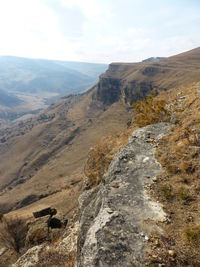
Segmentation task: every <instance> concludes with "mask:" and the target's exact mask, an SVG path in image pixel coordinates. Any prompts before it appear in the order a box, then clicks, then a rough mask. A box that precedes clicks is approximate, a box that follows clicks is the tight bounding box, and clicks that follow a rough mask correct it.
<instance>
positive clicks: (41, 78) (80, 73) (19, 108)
mask: <svg viewBox="0 0 200 267" xmlns="http://www.w3.org/2000/svg"><path fill="white" fill-rule="evenodd" d="M106 68H107V65H105V64H93V63H84V62H68V61H54V60H43V59H28V58H20V57H11V56H1V57H0V118H1V119H4V120H7V121H10V120H14V119H17V118H19V117H20V116H23V115H25V114H34V113H36V112H38V111H40V110H41V109H44V108H45V107H47V106H48V105H49V103H52V102H53V101H55V99H57V98H59V97H60V96H64V95H69V94H73V93H80V92H82V91H85V90H87V89H89V88H90V87H91V86H92V85H94V84H95V83H96V82H97V81H98V77H99V75H100V74H101V73H102V72H104V71H105V69H106Z"/></svg>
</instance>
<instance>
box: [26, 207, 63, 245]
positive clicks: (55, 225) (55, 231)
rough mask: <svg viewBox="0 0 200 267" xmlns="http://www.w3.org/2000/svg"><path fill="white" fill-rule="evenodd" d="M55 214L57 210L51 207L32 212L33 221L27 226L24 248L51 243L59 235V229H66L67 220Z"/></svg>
mask: <svg viewBox="0 0 200 267" xmlns="http://www.w3.org/2000/svg"><path fill="white" fill-rule="evenodd" d="M56 214H57V210H56V209H54V208H51V207H48V208H45V209H42V210H40V211H36V212H33V216H34V217H35V220H34V221H32V222H30V223H29V224H28V233H27V235H26V247H31V246H34V245H39V244H42V243H43V242H46V241H53V240H54V239H56V237H58V236H59V235H60V229H61V228H64V227H66V225H67V222H68V220H67V219H66V218H65V217H64V216H62V215H59V214H58V215H57V217H55V215H56Z"/></svg>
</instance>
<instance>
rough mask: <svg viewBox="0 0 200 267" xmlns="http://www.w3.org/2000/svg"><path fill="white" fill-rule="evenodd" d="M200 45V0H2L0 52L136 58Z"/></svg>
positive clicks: (91, 59)
mask: <svg viewBox="0 0 200 267" xmlns="http://www.w3.org/2000/svg"><path fill="white" fill-rule="evenodd" d="M198 46H200V0H163V1H162V0H0V55H15V56H23V57H33V58H48V59H61V60H76V61H88V62H106V63H110V62H113V61H131V62H134V61H138V60H141V59H144V58H147V57H150V56H168V55H173V54H176V53H179V52H182V51H186V50H189V49H192V48H195V47H198Z"/></svg>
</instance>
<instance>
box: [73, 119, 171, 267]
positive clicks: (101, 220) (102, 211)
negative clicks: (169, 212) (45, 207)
mask: <svg viewBox="0 0 200 267" xmlns="http://www.w3.org/2000/svg"><path fill="white" fill-rule="evenodd" d="M169 128H170V125H169V124H166V123H159V124H155V125H149V126H146V127H144V128H140V129H138V130H136V131H135V132H134V133H133V135H132V136H131V137H130V139H129V142H128V144H127V145H126V146H124V147H123V148H122V149H120V150H119V152H118V153H117V154H116V156H115V158H114V160H113V161H112V163H111V165H110V167H109V170H108V172H107V173H106V174H105V177H104V180H105V182H104V184H101V185H99V186H97V187H95V188H93V189H91V190H90V191H86V192H85V193H83V195H82V196H81V198H80V211H81V215H80V229H79V237H78V247H77V263H76V264H77V266H78V267H92V266H95V267H104V266H105V267H110V266H117V267H118V266H124V267H126V266H127V267H128V266H145V253H146V252H148V250H149V245H148V236H149V235H150V234H151V232H152V231H155V230H156V231H160V232H161V231H162V229H161V228H159V227H158V226H157V225H156V222H157V221H163V220H165V213H164V211H163V209H162V206H161V204H160V203H157V202H155V201H153V200H152V199H151V198H150V196H148V193H147V191H146V189H145V188H147V187H148V186H150V185H151V184H152V183H153V181H155V179H156V176H157V175H158V174H159V173H160V172H161V171H162V168H161V165H160V164H159V163H158V162H157V161H156V159H155V157H154V151H155V147H156V143H157V141H158V140H159V139H160V138H161V137H162V136H163V135H165V134H166V133H167V131H168V130H169Z"/></svg>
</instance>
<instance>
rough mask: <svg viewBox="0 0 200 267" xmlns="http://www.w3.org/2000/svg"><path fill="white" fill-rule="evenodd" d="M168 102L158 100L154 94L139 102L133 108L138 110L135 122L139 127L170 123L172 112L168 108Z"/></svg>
mask: <svg viewBox="0 0 200 267" xmlns="http://www.w3.org/2000/svg"><path fill="white" fill-rule="evenodd" d="M166 104H167V103H166V101H165V100H163V99H158V98H156V97H155V96H154V95H153V94H152V95H150V96H148V97H146V98H145V99H143V100H140V101H137V102H136V103H135V104H134V105H133V107H134V108H135V110H136V117H135V122H136V124H137V125H138V126H139V127H143V126H146V125H149V124H154V123H158V122H168V121H169V120H170V112H169V111H168V110H167V108H166Z"/></svg>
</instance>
